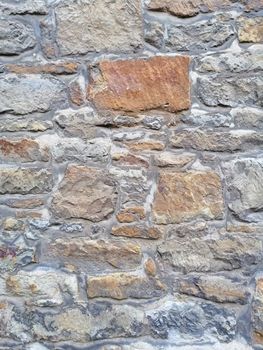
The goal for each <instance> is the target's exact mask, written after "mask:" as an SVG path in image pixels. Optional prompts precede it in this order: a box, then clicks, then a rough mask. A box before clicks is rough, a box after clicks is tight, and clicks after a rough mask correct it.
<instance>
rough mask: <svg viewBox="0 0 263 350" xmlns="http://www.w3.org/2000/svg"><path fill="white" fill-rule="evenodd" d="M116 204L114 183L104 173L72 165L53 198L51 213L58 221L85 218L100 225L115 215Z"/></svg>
mask: <svg viewBox="0 0 263 350" xmlns="http://www.w3.org/2000/svg"><path fill="white" fill-rule="evenodd" d="M116 200H117V192H116V186H115V183H114V181H113V180H112V179H111V178H110V177H109V176H105V172H102V171H101V170H99V169H95V168H89V167H85V166H74V165H71V166H69V167H68V169H67V171H66V174H65V177H64V179H63V180H62V182H61V183H60V186H59V189H58V190H57V192H56V193H55V194H54V197H53V201H52V212H53V214H54V215H55V217H57V218H63V219H67V218H83V219H87V220H90V221H94V222H97V221H101V220H104V219H107V218H108V217H109V215H110V214H112V213H113V211H114V209H115V205H116Z"/></svg>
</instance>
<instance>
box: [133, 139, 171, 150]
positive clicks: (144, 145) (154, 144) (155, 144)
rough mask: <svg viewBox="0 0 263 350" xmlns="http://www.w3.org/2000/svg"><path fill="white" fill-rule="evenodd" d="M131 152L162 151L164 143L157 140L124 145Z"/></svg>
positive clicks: (145, 140)
mask: <svg viewBox="0 0 263 350" xmlns="http://www.w3.org/2000/svg"><path fill="white" fill-rule="evenodd" d="M126 145H127V146H128V148H129V149H130V150H131V151H135V152H142V151H162V150H163V149H164V148H165V143H164V142H162V141H157V140H150V139H149V140H147V139H144V140H140V141H135V142H129V143H126Z"/></svg>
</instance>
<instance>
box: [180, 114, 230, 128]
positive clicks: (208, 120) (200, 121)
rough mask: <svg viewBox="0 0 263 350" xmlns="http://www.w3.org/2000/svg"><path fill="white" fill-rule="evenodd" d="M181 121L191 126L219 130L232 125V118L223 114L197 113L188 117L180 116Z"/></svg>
mask: <svg viewBox="0 0 263 350" xmlns="http://www.w3.org/2000/svg"><path fill="white" fill-rule="evenodd" d="M181 120H182V121H183V122H184V123H186V124H190V125H193V126H202V127H211V128H219V127H222V126H226V127H229V126H230V125H231V123H232V117H231V115H229V114H223V113H214V114H213V113H203V111H202V113H201V112H199V113H198V112H197V113H193V114H190V115H185V116H182V118H181Z"/></svg>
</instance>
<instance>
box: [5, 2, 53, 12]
mask: <svg viewBox="0 0 263 350" xmlns="http://www.w3.org/2000/svg"><path fill="white" fill-rule="evenodd" d="M0 10H1V11H3V13H7V14H11V15H23V14H27V13H30V14H39V15H45V14H47V13H48V8H47V3H46V0H20V1H19V2H18V1H16V3H11V2H10V0H1V4H0Z"/></svg>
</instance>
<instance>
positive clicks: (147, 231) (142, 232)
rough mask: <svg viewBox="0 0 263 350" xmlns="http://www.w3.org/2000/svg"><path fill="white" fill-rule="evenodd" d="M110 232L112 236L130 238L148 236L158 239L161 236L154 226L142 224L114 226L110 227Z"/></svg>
mask: <svg viewBox="0 0 263 350" xmlns="http://www.w3.org/2000/svg"><path fill="white" fill-rule="evenodd" d="M111 233H112V234H113V235H114V236H122V237H130V238H148V239H158V238H160V237H161V232H160V231H159V230H158V228H156V227H143V226H139V225H137V226H132V225H129V226H116V227H113V228H112V231H111Z"/></svg>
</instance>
